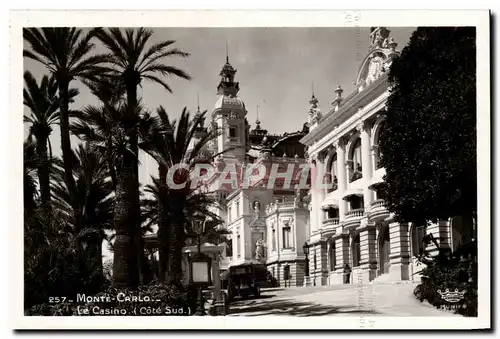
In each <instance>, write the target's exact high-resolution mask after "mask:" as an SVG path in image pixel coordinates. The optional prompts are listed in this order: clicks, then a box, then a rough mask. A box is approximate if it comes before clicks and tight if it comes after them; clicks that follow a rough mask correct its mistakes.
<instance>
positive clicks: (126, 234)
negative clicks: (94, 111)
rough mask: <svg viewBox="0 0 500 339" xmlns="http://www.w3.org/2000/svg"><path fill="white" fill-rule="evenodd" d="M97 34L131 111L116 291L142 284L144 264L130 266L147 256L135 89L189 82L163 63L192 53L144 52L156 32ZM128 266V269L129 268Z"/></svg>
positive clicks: (121, 185)
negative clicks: (142, 223) (143, 84)
mask: <svg viewBox="0 0 500 339" xmlns="http://www.w3.org/2000/svg"><path fill="white" fill-rule="evenodd" d="M95 34H96V36H97V38H98V39H99V40H100V41H101V42H102V43H103V44H104V45H105V46H106V47H107V48H108V49H109V50H110V52H111V58H110V63H111V68H110V75H111V76H112V77H114V78H115V79H117V80H119V81H120V82H121V83H122V84H123V86H124V88H125V91H126V94H127V103H126V105H125V106H126V109H127V112H126V113H125V114H124V116H123V119H122V120H121V121H120V124H119V125H118V126H119V128H120V129H121V131H122V132H123V133H124V134H123V136H122V138H123V139H124V140H126V144H127V147H126V148H124V149H123V152H122V154H121V159H122V161H121V167H120V170H119V171H117V172H116V192H117V194H116V198H117V200H116V206H115V208H116V209H115V231H116V240H115V245H114V246H115V252H114V261H113V262H114V272H113V281H114V283H115V285H118V286H124V287H134V286H135V285H137V283H138V278H139V277H138V274H139V272H140V270H141V268H140V266H139V270H138V272H137V273H134V272H130V271H131V270H133V269H135V264H134V263H133V262H135V263H137V262H138V263H139V264H140V260H139V261H138V260H137V259H133V262H130V260H131V259H130V258H131V256H133V255H134V253H137V256H140V257H142V252H143V251H142V246H141V242H142V237H141V234H140V222H139V215H140V202H139V169H138V154H139V153H138V152H139V148H138V142H139V140H138V131H137V129H136V127H137V121H138V119H137V116H138V114H139V112H140V111H139V109H138V103H139V102H138V98H137V87H138V86H139V85H140V84H141V82H142V80H144V79H145V80H149V81H152V82H154V83H157V84H160V85H161V86H163V87H164V88H165V89H166V90H168V91H170V92H171V88H170V87H169V86H168V85H167V83H166V82H165V81H164V80H162V79H161V78H160V76H172V75H173V76H177V77H179V78H183V79H190V76H189V75H188V74H187V73H186V72H184V71H182V70H180V69H178V68H175V67H173V66H168V65H165V64H164V63H163V60H164V59H165V58H167V57H170V56H181V57H187V56H188V55H189V54H187V53H184V52H182V51H180V50H178V49H176V48H173V49H170V46H171V45H172V44H174V43H175V41H173V40H167V41H163V42H160V43H158V44H154V45H152V46H151V47H150V48H149V49H146V44H147V42H148V40H149V39H150V38H151V36H152V35H153V31H151V30H147V29H144V28H139V29H135V30H134V29H126V30H124V31H123V30H121V29H119V28H110V29H108V30H104V29H97V30H96V31H95ZM137 250H138V251H137ZM128 266H130V269H127V267H128Z"/></svg>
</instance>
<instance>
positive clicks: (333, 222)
mask: <svg viewBox="0 0 500 339" xmlns="http://www.w3.org/2000/svg"><path fill="white" fill-rule="evenodd" d="M338 224H339V218H329V219H326V220H323V227H331V226H338Z"/></svg>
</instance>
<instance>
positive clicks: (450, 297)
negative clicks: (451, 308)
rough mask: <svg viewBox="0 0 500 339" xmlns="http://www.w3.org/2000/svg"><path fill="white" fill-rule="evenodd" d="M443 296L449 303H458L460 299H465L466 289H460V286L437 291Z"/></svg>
mask: <svg viewBox="0 0 500 339" xmlns="http://www.w3.org/2000/svg"><path fill="white" fill-rule="evenodd" d="M437 292H438V293H439V295H441V298H442V299H443V300H445V301H447V302H449V303H457V302H459V301H460V300H462V299H464V294H465V291H460V292H459V291H458V288H456V289H455V291H450V290H449V289H448V288H447V289H446V291H444V292H442V291H441V290H438V291H437Z"/></svg>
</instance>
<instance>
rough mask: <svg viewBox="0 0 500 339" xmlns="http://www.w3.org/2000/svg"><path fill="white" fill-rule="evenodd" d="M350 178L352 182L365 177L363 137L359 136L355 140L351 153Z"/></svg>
mask: <svg viewBox="0 0 500 339" xmlns="http://www.w3.org/2000/svg"><path fill="white" fill-rule="evenodd" d="M349 167H350V168H349V169H350V171H349V172H350V173H349V178H350V182H353V181H355V180H358V179H360V178H362V177H363V168H362V163H361V138H357V139H356V141H355V142H354V144H353V146H352V150H351V154H350V155H349Z"/></svg>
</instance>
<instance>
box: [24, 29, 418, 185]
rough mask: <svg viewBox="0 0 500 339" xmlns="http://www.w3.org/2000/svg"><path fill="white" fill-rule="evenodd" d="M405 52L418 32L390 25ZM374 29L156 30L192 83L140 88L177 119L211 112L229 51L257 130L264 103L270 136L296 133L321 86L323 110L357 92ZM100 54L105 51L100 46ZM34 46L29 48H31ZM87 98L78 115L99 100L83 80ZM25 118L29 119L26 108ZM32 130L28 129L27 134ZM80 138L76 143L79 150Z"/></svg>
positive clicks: (35, 67) (36, 67) (150, 165)
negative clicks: (339, 93) (339, 94)
mask: <svg viewBox="0 0 500 339" xmlns="http://www.w3.org/2000/svg"><path fill="white" fill-rule="evenodd" d="M389 29H390V31H391V34H390V37H393V38H394V39H395V40H396V42H398V46H397V49H399V50H401V49H402V48H404V46H405V45H406V44H407V43H408V40H409V37H410V35H411V33H412V32H413V31H414V30H415V27H404V28H395V27H394V28H393V27H389ZM369 30H370V29H369V27H366V28H334V27H324V28H323V27H318V28H303V27H300V28H289V27H286V28H253V27H252V28H154V29H153V32H154V35H153V37H152V38H151V40H150V44H153V43H157V42H160V41H163V40H175V41H176V43H175V44H174V45H173V47H176V48H179V49H181V50H182V51H184V52H188V53H190V56H189V57H188V58H185V59H183V58H170V59H168V60H166V63H167V64H170V65H172V66H176V67H178V68H181V69H183V70H185V71H186V72H187V73H189V74H190V75H191V76H192V80H190V81H187V80H182V79H177V78H174V77H172V78H169V79H167V82H168V83H169V85H170V87H171V88H172V89H173V93H172V94H170V93H169V92H167V91H165V90H164V89H163V87H161V86H160V85H156V84H153V83H150V82H145V83H143V84H142V86H141V88H140V89H139V95H140V96H141V97H142V99H143V103H144V105H145V108H146V109H147V110H150V111H155V110H156V108H157V107H159V106H160V105H162V106H163V107H164V108H165V109H166V111H167V112H168V113H169V115H170V117H171V118H173V119H176V118H178V117H179V116H180V113H181V111H182V109H183V108H184V107H187V108H188V110H190V111H191V112H193V114H194V112H195V111H196V106H197V97H198V96H199V103H200V109H201V110H202V111H203V110H208V112H209V113H210V112H211V111H212V109H213V107H214V104H215V102H216V100H217V89H216V88H217V84H218V82H219V80H220V78H219V72H220V70H221V68H222V66H223V65H224V63H225V59H226V45H227V53H228V56H229V61H230V63H231V64H232V66H233V67H234V68H236V69H237V73H236V76H235V81H238V82H239V83H240V92H239V97H240V98H241V99H242V100H243V101H244V102H245V106H246V109H247V111H248V114H247V119H248V122H249V123H250V124H251V125H252V126H251V128H253V126H254V125H255V120H256V118H257V105H258V106H259V120H260V121H261V126H262V128H264V129H267V130H268V131H269V132H270V133H278V134H281V133H284V132H295V131H298V130H300V129H302V126H303V124H304V122H306V121H307V119H308V113H307V112H308V108H309V100H310V98H311V95H312V90H313V88H314V93H315V96H316V97H317V98H318V100H319V104H318V107H319V108H320V109H321V110H322V111H323V112H327V111H328V110H329V108H330V102H331V100H332V99H333V98H334V95H335V93H334V90H335V88H336V87H337V86H338V85H340V86H341V87H342V89H343V90H344V93H343V96H344V97H346V96H348V95H349V94H350V93H351V92H352V91H353V90H354V82H355V81H356V76H357V72H358V69H359V67H360V66H361V62H362V61H363V59H364V58H365V56H366V55H367V54H368V46H369ZM95 44H96V49H95V50H96V51H98V52H105V49H104V48H103V46H101V45H100V44H99V42H95ZM26 47H27V44H26V43H25V48H26ZM24 69H25V70H29V71H30V72H32V73H33V75H34V76H35V77H36V78H37V79H41V77H42V76H43V75H44V74H47V71H46V69H45V68H44V66H43V65H41V64H39V63H37V62H35V61H33V60H28V59H26V58H25V59H24ZM71 87H75V88H78V89H79V90H80V95H79V96H78V97H77V98H76V100H75V102H74V103H73V104H72V105H71V109H80V108H83V107H84V106H86V105H96V104H98V102H97V101H96V99H95V98H94V97H93V96H92V95H91V94H90V92H89V91H88V89H86V88H85V86H83V85H82V84H81V83H79V82H78V81H74V82H72V83H71ZM24 113H25V114H27V113H29V111H27V109H26V108H25V112H24ZM27 130H28V127H27V126H25V135H27ZM78 142H79V141H78V139H76V138H73V139H72V145H73V147H75V146H76V145H77V143H78ZM51 143H52V147H53V151H54V155H56V156H60V154H61V152H60V146H59V145H60V138H59V128H58V127H57V126H54V131H53V133H52V134H51ZM140 161H141V168H140V180H141V182H142V183H148V182H150V180H149V178H150V176H151V175H154V176H157V167H156V165H155V164H154V162H153V161H152V159H148V158H146V157H145V156H141V157H140Z"/></svg>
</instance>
